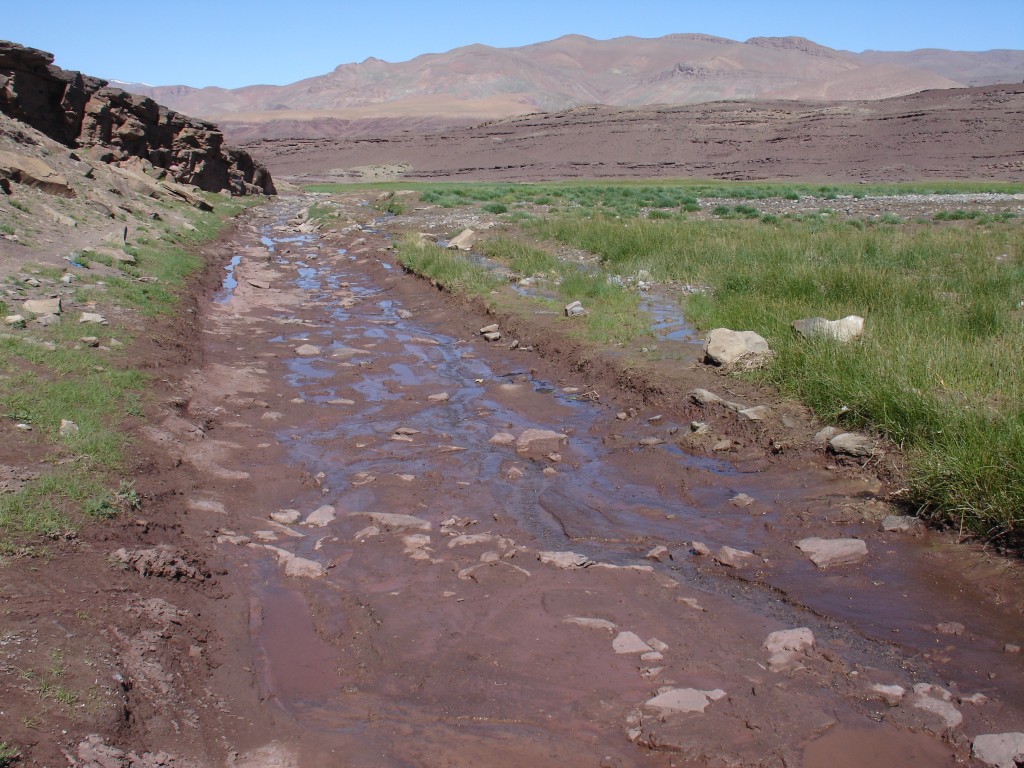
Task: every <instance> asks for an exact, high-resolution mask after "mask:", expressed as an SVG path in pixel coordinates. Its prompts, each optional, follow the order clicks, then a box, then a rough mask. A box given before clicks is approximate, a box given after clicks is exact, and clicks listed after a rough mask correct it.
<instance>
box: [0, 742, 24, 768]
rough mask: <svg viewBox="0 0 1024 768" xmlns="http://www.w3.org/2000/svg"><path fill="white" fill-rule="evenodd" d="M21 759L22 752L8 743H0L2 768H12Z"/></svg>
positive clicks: (0, 763) (0, 765)
mask: <svg viewBox="0 0 1024 768" xmlns="http://www.w3.org/2000/svg"><path fill="white" fill-rule="evenodd" d="M19 757H21V750H19V749H18V748H17V747H16V746H14V745H13V744H8V743H7V742H6V741H0V768H10V766H12V765H14V764H15V762H17V760H18V758H19Z"/></svg>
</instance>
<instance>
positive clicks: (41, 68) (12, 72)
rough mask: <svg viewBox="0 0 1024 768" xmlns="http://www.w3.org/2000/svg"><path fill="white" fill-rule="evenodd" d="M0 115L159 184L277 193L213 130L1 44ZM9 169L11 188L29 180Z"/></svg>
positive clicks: (41, 55) (47, 57)
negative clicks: (130, 166) (131, 168)
mask: <svg viewBox="0 0 1024 768" xmlns="http://www.w3.org/2000/svg"><path fill="white" fill-rule="evenodd" d="M0 112H2V113H3V114H4V115H6V116H8V117H9V118H13V119H14V120H15V121H18V122H19V123H22V124H24V125H26V126H29V127H31V128H33V129H35V130H37V131H39V132H41V133H42V134H44V135H46V136H47V137H49V138H50V139H52V140H54V141H56V142H58V143H60V144H62V145H64V146H65V147H69V148H72V149H78V150H81V152H82V153H83V154H84V155H86V156H87V157H88V158H89V159H92V160H97V161H101V162H105V163H112V164H116V165H121V164H135V165H136V166H137V167H138V168H141V169H143V170H145V171H147V172H148V173H149V175H150V176H153V177H156V178H157V179H158V180H160V179H164V178H166V179H169V180H171V181H173V182H177V183H178V184H186V185H193V186H196V187H199V188H200V189H202V190H205V191H208V192H218V191H221V190H229V191H230V192H231V194H233V195H248V194H275V193H276V190H275V189H274V182H273V180H272V178H271V176H270V173H269V172H268V171H267V169H266V168H264V167H263V166H260V165H257V164H256V163H254V162H253V160H252V158H251V157H250V156H249V154H248V153H247V152H245V151H243V150H239V149H231V148H228V147H225V146H224V136H223V134H222V133H221V132H220V130H219V129H218V128H217V126H216V125H214V124H212V123H208V122H206V121H204V120H197V119H195V118H191V117H187V116H186V115H183V114H179V113H178V112H174V111H172V110H170V109H167V108H166V107H163V106H161V105H159V104H157V103H156V102H155V101H154V100H153V99H151V98H148V97H145V96H139V95H136V94H132V93H128V92H127V91H123V90H120V89H117V88H108V87H107V81H105V80H100V79H97V78H95V77H89V76H88V75H83V74H81V73H80V72H70V71H65V70H63V69H61V68H60V67H55V66H54V65H53V55H52V54H49V53H46V52H45V51H39V50H36V49H34V48H26V47H24V46H21V45H18V44H16V43H11V42H7V41H0ZM13 162H14V161H13V160H11V159H10V158H7V162H6V164H5V165H4V167H0V176H2V177H5V178H6V179H7V180H8V181H11V180H13V181H16V182H17V181H19V180H21V179H22V178H23V177H27V176H28V175H32V174H30V173H29V172H28V171H27V170H26V169H25V168H20V169H19V168H15V167H12V163H13ZM20 162H21V164H22V165H24V164H25V162H27V161H20ZM34 162H35V163H41V162H42V161H40V160H38V159H35V160H34ZM140 163H141V165H140ZM36 171H37V172H40V173H43V174H44V175H45V170H42V169H40V168H38V167H37V168H36Z"/></svg>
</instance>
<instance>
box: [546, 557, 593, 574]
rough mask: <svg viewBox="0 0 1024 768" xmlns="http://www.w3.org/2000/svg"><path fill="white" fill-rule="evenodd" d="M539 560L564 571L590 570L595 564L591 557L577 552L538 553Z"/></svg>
mask: <svg viewBox="0 0 1024 768" xmlns="http://www.w3.org/2000/svg"><path fill="white" fill-rule="evenodd" d="M537 559H538V560H540V561H541V562H542V563H544V564H545V565H553V566H555V567H556V568H561V569H562V570H564V571H572V570H576V569H579V568H589V567H590V566H592V565H593V564H594V561H593V560H591V559H590V558H589V557H587V556H586V555H581V554H579V553H577V552H538V553H537Z"/></svg>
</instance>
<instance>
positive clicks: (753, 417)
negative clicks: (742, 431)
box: [737, 405, 772, 421]
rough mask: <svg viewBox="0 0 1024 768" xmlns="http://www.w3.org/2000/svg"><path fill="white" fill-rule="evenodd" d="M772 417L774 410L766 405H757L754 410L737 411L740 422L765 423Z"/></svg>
mask: <svg viewBox="0 0 1024 768" xmlns="http://www.w3.org/2000/svg"><path fill="white" fill-rule="evenodd" d="M771 415H772V410H771V408H769V407H768V406H765V405H755V406H754V407H753V408H744V409H743V410H742V411H737V416H739V418H740V421H764V420H765V419H767V418H768V417H769V416H771Z"/></svg>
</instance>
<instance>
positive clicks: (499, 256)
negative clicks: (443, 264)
mask: <svg viewBox="0 0 1024 768" xmlns="http://www.w3.org/2000/svg"><path fill="white" fill-rule="evenodd" d="M477 247H478V248H479V249H480V251H481V252H482V253H483V254H484V255H485V256H487V257H488V258H490V259H495V260H498V261H502V262H504V263H506V264H507V265H508V267H509V269H511V270H512V271H513V272H515V273H516V274H517V275H524V276H527V277H532V276H536V275H554V274H557V273H558V270H559V269H560V267H561V266H562V262H560V261H559V260H558V259H556V258H555V257H554V256H552V255H551V254H550V253H548V252H547V251H545V250H543V249H541V248H533V247H531V246H529V245H526V244H525V243H523V242H521V241H519V240H515V239H513V238H508V237H499V238H494V239H493V240H484V241H483V242H482V243H480V244H479V245H478V246H477Z"/></svg>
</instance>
